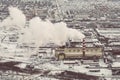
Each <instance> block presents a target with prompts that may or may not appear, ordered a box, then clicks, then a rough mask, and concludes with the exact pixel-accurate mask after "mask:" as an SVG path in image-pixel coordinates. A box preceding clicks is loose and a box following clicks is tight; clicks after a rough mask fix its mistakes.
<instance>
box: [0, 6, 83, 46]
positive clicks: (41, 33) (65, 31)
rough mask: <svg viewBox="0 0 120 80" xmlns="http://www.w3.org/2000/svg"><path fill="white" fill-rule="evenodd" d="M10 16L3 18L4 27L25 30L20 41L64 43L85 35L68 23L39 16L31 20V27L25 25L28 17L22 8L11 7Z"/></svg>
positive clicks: (42, 43) (39, 43)
mask: <svg viewBox="0 0 120 80" xmlns="http://www.w3.org/2000/svg"><path fill="white" fill-rule="evenodd" d="M8 10H9V16H8V17H7V18H6V19H5V20H3V22H2V24H1V25H2V26H3V27H7V28H10V27H16V28H18V29H21V30H22V32H24V35H23V36H20V37H22V38H20V40H19V41H20V42H21V43H22V42H24V43H31V42H33V43H36V44H37V45H39V46H40V45H45V44H47V43H51V42H52V43H55V44H57V45H63V44H65V42H66V41H67V40H68V39H82V38H84V35H83V34H82V33H81V32H79V31H77V30H75V29H71V28H67V26H66V24H65V23H63V22H60V23H55V24H53V23H51V22H50V21H49V20H45V21H43V20H41V19H40V18H39V17H34V18H33V19H31V20H30V21H29V24H28V25H29V27H26V28H24V27H25V24H26V17H25V15H24V14H23V12H22V11H21V10H19V9H18V8H16V7H9V8H8Z"/></svg>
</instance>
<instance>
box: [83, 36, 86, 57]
mask: <svg viewBox="0 0 120 80" xmlns="http://www.w3.org/2000/svg"><path fill="white" fill-rule="evenodd" d="M82 44H83V46H82V50H83V57H85V49H86V45H85V38H83V41H82Z"/></svg>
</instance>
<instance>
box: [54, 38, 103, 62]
mask: <svg viewBox="0 0 120 80" xmlns="http://www.w3.org/2000/svg"><path fill="white" fill-rule="evenodd" d="M87 41H89V40H87V39H86V41H79V42H77V41H70V42H68V43H67V45H66V46H63V47H58V48H57V49H56V51H55V56H56V58H57V59H59V60H63V59H72V58H77V59H78V58H84V59H99V58H101V57H102V55H103V45H101V44H100V43H97V42H93V41H91V42H90V41H89V42H87Z"/></svg>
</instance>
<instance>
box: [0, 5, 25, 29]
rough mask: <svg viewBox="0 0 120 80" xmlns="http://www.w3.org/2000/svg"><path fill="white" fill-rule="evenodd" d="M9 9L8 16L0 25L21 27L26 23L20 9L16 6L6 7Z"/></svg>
mask: <svg viewBox="0 0 120 80" xmlns="http://www.w3.org/2000/svg"><path fill="white" fill-rule="evenodd" d="M8 10H9V16H8V17H7V18H6V19H5V20H3V21H2V23H1V27H6V28H8V29H9V28H10V27H16V28H19V29H21V28H23V27H24V26H25V23H26V17H25V15H24V14H23V12H22V11H21V10H19V9H18V8H17V7H12V6H10V7H8Z"/></svg>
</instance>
